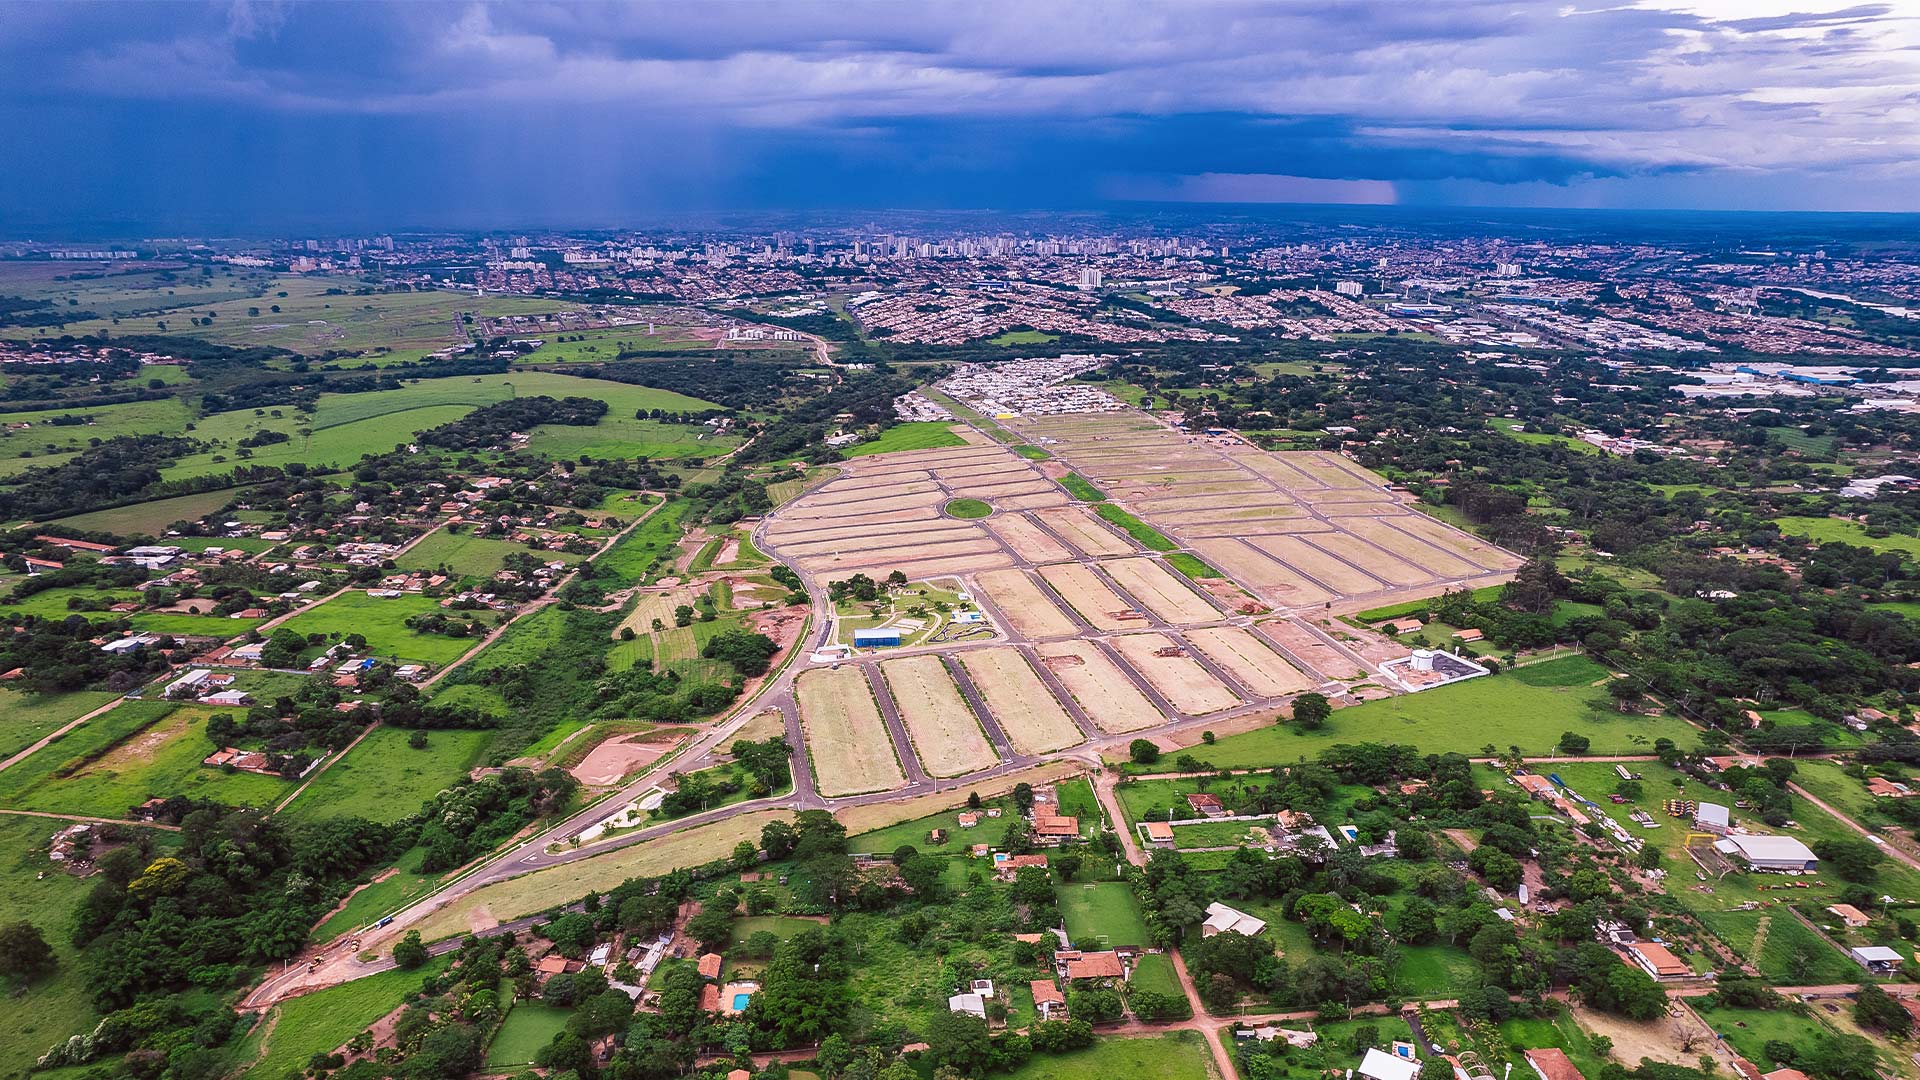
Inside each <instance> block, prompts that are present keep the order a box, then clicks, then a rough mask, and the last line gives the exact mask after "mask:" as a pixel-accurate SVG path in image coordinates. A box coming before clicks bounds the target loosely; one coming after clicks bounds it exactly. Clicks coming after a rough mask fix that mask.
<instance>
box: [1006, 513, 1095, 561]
mask: <svg viewBox="0 0 1920 1080" xmlns="http://www.w3.org/2000/svg"><path fill="white" fill-rule="evenodd" d="M987 531H988V532H990V533H992V534H994V535H995V536H997V537H999V538H1000V542H1001V543H1003V544H1005V545H1006V546H1007V547H1009V548H1011V549H1012V550H1013V553H1014V554H1015V555H1018V556H1020V557H1021V558H1022V559H1025V560H1027V561H1028V562H1031V563H1050V562H1065V561H1067V560H1068V559H1071V558H1073V557H1074V554H1073V549H1071V548H1069V547H1067V546H1066V545H1065V544H1062V543H1061V542H1060V541H1058V540H1055V539H1054V538H1053V534H1051V533H1049V532H1047V531H1046V530H1045V529H1042V528H1041V527H1040V526H1038V525H1035V524H1034V523H1033V522H1032V521H1031V520H1029V519H1028V518H1027V517H1026V515H1024V514H996V515H994V516H993V517H990V518H988V519H987Z"/></svg>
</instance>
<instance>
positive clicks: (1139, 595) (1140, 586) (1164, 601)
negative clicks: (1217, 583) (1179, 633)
mask: <svg viewBox="0 0 1920 1080" xmlns="http://www.w3.org/2000/svg"><path fill="white" fill-rule="evenodd" d="M1100 569H1102V570H1105V571H1106V572H1107V573H1108V574H1110V575H1112V577H1113V580H1114V582H1115V583H1117V584H1118V585H1119V586H1120V587H1121V588H1122V589H1125V590H1126V592H1127V595H1128V596H1131V597H1133V598H1134V599H1135V600H1138V601H1140V602H1141V603H1142V604H1145V605H1146V606H1147V610H1149V611H1151V612H1153V613H1154V614H1155V615H1158V616H1160V618H1161V620H1162V621H1164V622H1170V623H1174V624H1176V625H1187V624H1190V623H1204V622H1218V621H1219V620H1220V618H1221V615H1220V609H1219V608H1216V607H1214V606H1213V605H1212V604H1209V603H1207V600H1206V598H1205V597H1203V596H1201V595H1200V594H1199V593H1197V592H1194V591H1193V590H1192V589H1190V588H1188V587H1187V584H1186V579H1185V578H1183V577H1181V576H1180V575H1178V574H1176V573H1174V572H1173V571H1172V570H1169V569H1167V564H1165V563H1163V562H1161V561H1160V560H1158V559H1148V558H1138V559H1109V560H1107V561H1106V562H1103V563H1101V564H1100Z"/></svg>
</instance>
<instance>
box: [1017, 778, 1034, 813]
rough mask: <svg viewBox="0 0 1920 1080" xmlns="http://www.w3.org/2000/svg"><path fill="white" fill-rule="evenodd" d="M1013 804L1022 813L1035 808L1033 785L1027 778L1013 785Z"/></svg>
mask: <svg viewBox="0 0 1920 1080" xmlns="http://www.w3.org/2000/svg"><path fill="white" fill-rule="evenodd" d="M1013 805H1014V807H1015V808H1016V809H1018V810H1019V811H1020V812H1021V813H1023V814H1024V813H1026V812H1027V811H1029V810H1032V809H1033V785H1032V784H1029V783H1027V782H1026V781H1025V780H1022V781H1020V782H1019V783H1017V784H1015V785H1013Z"/></svg>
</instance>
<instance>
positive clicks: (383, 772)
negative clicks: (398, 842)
mask: <svg viewBox="0 0 1920 1080" xmlns="http://www.w3.org/2000/svg"><path fill="white" fill-rule="evenodd" d="M411 734H412V733H411V732H408V731H405V730H403V729H401V728H390V727H380V728H375V729H374V730H373V731H372V732H370V733H368V735H367V737H366V738H365V739H362V740H361V741H360V745H359V746H356V747H354V748H353V750H352V751H350V752H349V753H348V754H347V756H346V757H344V758H341V759H340V760H339V761H336V762H334V764H333V766H332V767H331V768H329V769H327V770H326V771H325V772H322V773H320V774H318V775H316V776H315V777H314V778H313V782H312V783H310V784H308V785H307V789H306V790H305V791H303V792H301V793H300V796H299V798H296V799H294V800H293V802H291V803H289V804H287V814H288V815H289V816H292V817H296V818H306V819H321V818H334V817H361V818H366V819H368V820H370V821H381V822H388V821H399V820H400V819H401V818H404V817H407V816H409V815H412V814H415V813H418V812H419V810H420V804H421V803H423V802H425V801H427V800H428V799H431V798H433V796H435V795H436V794H438V793H439V792H441V791H442V790H444V789H446V788H449V787H452V786H453V785H454V783H455V782H457V781H458V780H459V779H460V778H461V777H463V776H466V775H467V772H468V770H470V769H472V768H473V766H474V765H476V764H478V763H479V761H480V757H481V755H482V754H483V753H484V752H485V750H486V748H487V744H488V743H489V742H491V741H492V739H493V732H491V731H485V730H444V731H429V732H427V748H426V749H424V750H415V749H413V748H412V747H410V746H408V745H407V739H408V737H409V736H410V735H411Z"/></svg>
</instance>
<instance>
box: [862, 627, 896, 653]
mask: <svg viewBox="0 0 1920 1080" xmlns="http://www.w3.org/2000/svg"><path fill="white" fill-rule="evenodd" d="M899 645H900V631H898V630H888V629H886V628H884V627H883V628H881V629H877V630H855V631H854V632H853V647H854V648H856V649H881V648H897V647H898V646H899Z"/></svg>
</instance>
